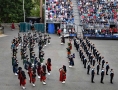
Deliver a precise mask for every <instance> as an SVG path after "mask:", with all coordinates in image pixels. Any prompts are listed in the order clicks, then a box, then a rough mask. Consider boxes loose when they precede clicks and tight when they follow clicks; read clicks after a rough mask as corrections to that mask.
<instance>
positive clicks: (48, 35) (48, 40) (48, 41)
mask: <svg viewBox="0 0 118 90" xmlns="http://www.w3.org/2000/svg"><path fill="white" fill-rule="evenodd" d="M50 39H51V37H50V36H49V35H48V44H50Z"/></svg>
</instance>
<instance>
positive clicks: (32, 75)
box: [31, 69, 36, 87]
mask: <svg viewBox="0 0 118 90" xmlns="http://www.w3.org/2000/svg"><path fill="white" fill-rule="evenodd" d="M35 81H36V70H34V69H33V70H32V74H31V82H32V85H33V86H34V87H35Z"/></svg>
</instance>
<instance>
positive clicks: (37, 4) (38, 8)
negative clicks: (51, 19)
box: [31, 0, 40, 17]
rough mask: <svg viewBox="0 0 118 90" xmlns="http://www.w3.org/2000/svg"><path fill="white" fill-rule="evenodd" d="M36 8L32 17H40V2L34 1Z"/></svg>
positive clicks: (32, 12)
mask: <svg viewBox="0 0 118 90" xmlns="http://www.w3.org/2000/svg"><path fill="white" fill-rule="evenodd" d="M32 2H33V4H34V8H32V10H31V16H34V17H39V15H40V5H39V4H40V0H32Z"/></svg>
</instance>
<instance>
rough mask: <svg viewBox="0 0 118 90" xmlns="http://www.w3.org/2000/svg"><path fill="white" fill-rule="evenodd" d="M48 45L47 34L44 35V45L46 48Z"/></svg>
mask: <svg viewBox="0 0 118 90" xmlns="http://www.w3.org/2000/svg"><path fill="white" fill-rule="evenodd" d="M46 44H47V35H46V34H45V35H44V45H45V47H46Z"/></svg>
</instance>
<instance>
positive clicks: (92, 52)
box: [74, 38, 114, 84]
mask: <svg viewBox="0 0 118 90" xmlns="http://www.w3.org/2000/svg"><path fill="white" fill-rule="evenodd" d="M74 46H75V47H76V50H77V51H78V52H79V56H80V58H81V61H82V62H83V65H84V68H87V74H88V75H89V73H90V69H91V82H92V83H94V76H95V74H96V73H95V67H96V72H97V75H99V73H100V72H99V71H100V69H101V79H100V83H104V82H103V80H104V76H105V74H106V75H108V72H109V69H110V66H109V63H108V62H107V61H105V59H104V57H103V56H102V55H101V54H100V52H99V51H98V50H97V48H96V47H95V45H94V44H92V43H91V42H90V41H89V40H88V39H87V38H86V39H85V40H84V39H82V38H80V39H79V40H78V39H77V38H74ZM105 62H106V66H105ZM113 77H114V71H113V69H111V71H110V83H112V84H113Z"/></svg>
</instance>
